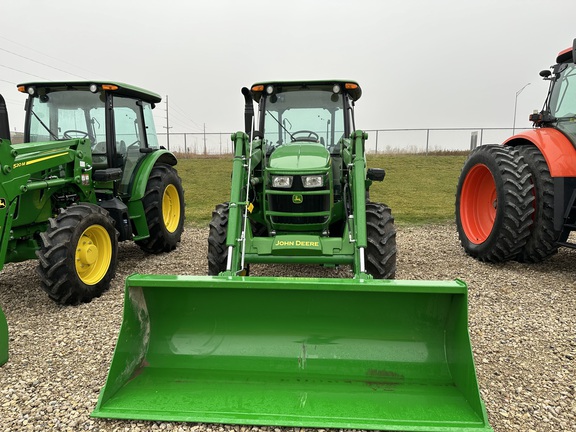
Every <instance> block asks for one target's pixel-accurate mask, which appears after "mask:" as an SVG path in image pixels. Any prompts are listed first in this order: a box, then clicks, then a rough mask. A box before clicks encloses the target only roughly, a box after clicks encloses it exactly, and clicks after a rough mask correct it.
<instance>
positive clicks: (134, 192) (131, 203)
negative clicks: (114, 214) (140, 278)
mask: <svg viewBox="0 0 576 432" xmlns="http://www.w3.org/2000/svg"><path fill="white" fill-rule="evenodd" d="M177 162H178V161H177V160H176V157H175V156H174V155H173V154H172V153H171V152H169V151H168V150H156V151H153V152H151V153H149V154H148V155H147V156H146V157H145V158H144V159H143V160H142V161H141V162H140V164H139V165H138V168H137V170H136V172H135V173H134V177H133V179H132V182H131V185H130V199H129V200H128V203H127V205H128V211H129V214H130V219H131V220H132V222H133V224H134V228H135V231H136V232H135V233H134V241H137V240H142V239H145V238H148V237H149V236H150V231H148V223H147V221H146V213H145V211H144V205H143V204H142V198H143V197H144V194H145V193H146V185H147V184H148V179H149V178H150V173H151V172H152V169H153V168H154V167H155V166H156V165H157V164H166V165H171V166H174V165H176V164H177Z"/></svg>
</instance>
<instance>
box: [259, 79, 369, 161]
mask: <svg viewBox="0 0 576 432" xmlns="http://www.w3.org/2000/svg"><path fill="white" fill-rule="evenodd" d="M251 92H252V97H253V99H254V101H255V102H257V103H258V106H259V109H258V112H259V118H258V120H257V124H258V128H259V131H260V135H262V137H263V139H264V144H265V148H266V153H267V154H268V155H269V154H270V153H272V152H273V151H274V150H276V149H277V148H278V147H281V146H284V145H287V144H294V143H317V144H321V145H322V146H323V147H324V148H326V149H327V150H328V151H329V152H330V153H336V154H338V153H339V151H340V147H339V146H340V144H341V142H342V139H343V138H345V137H348V136H349V135H350V133H351V132H352V131H353V130H354V126H353V124H354V120H353V105H354V102H355V101H356V100H358V99H359V98H360V95H361V94H362V91H361V90H360V86H359V85H358V84H357V83H355V82H337V81H308V82H265V83H257V84H254V85H253V86H252V89H251Z"/></svg>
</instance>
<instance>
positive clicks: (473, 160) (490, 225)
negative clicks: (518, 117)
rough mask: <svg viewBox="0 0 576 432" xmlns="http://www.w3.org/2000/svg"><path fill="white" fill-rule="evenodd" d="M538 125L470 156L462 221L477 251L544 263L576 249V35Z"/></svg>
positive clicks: (560, 61) (486, 256)
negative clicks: (575, 237)
mask: <svg viewBox="0 0 576 432" xmlns="http://www.w3.org/2000/svg"><path fill="white" fill-rule="evenodd" d="M540 76H541V77H542V78H544V80H547V81H550V88H549V91H548V96H547V97H546V101H545V103H544V107H543V109H542V111H540V112H539V113H534V114H532V115H530V121H532V122H533V123H534V128H533V129H532V130H528V131H524V132H520V133H518V134H516V135H514V136H512V137H511V138H509V139H507V140H506V141H505V142H504V143H503V145H483V146H480V147H478V148H476V149H475V150H473V151H472V152H471V153H470V155H469V157H468V159H467V160H466V162H465V164H464V167H463V169H462V173H461V175H460V179H459V181H458V188H457V192H456V226H457V229H458V235H459V237H460V242H461V243H462V246H463V248H464V250H465V251H466V253H468V254H469V255H470V256H472V257H474V258H476V259H478V260H480V261H487V262H502V261H505V260H509V259H514V260H517V261H520V262H539V261H542V260H544V259H546V258H548V257H549V256H551V255H553V254H555V253H556V252H557V251H558V248H559V247H561V246H565V247H570V248H574V249H576V243H575V242H573V241H570V239H569V235H570V233H571V232H572V231H575V230H576V90H575V89H576V39H575V40H574V44H573V47H572V48H568V49H565V50H563V51H561V52H560V53H559V54H558V57H557V58H556V64H555V65H554V66H552V67H551V70H549V69H546V70H543V71H542V72H540Z"/></svg>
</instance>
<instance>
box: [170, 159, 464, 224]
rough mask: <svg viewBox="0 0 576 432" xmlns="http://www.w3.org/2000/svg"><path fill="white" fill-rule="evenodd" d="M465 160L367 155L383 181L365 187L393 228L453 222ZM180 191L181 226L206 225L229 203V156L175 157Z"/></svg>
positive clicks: (230, 160)
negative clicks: (182, 198)
mask: <svg viewBox="0 0 576 432" xmlns="http://www.w3.org/2000/svg"><path fill="white" fill-rule="evenodd" d="M465 159H466V156H465V155H428V156H426V155H414V154H393V155H368V156H367V160H368V167H375V168H384V169H385V170H386V178H385V179H384V181H383V182H382V183H374V184H373V186H372V187H371V188H370V199H371V200H372V201H375V202H383V203H386V204H388V205H389V206H390V207H391V208H392V214H393V215H394V217H395V219H396V224H397V225H422V224H427V223H438V222H447V221H452V220H454V196H455V193H456V184H457V182H458V176H459V174H460V170H461V169H462V165H463V164H464V161H465ZM176 168H177V169H178V173H179V174H180V177H182V182H183V185H184V191H185V201H186V221H187V223H188V224H189V225H192V226H198V227H203V226H207V225H208V222H209V221H210V219H211V214H212V210H213V209H214V207H215V206H216V204H218V203H221V202H224V201H228V200H229V198H230V176H231V172H232V157H231V156H219V157H207V156H198V157H196V158H186V159H184V158H180V159H179V162H178V165H177V166H176Z"/></svg>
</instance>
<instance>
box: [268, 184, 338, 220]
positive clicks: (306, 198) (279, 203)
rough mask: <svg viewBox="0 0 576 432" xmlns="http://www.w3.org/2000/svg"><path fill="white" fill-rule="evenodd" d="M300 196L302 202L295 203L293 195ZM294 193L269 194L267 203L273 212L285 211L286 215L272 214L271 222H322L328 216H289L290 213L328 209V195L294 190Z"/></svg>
mask: <svg viewBox="0 0 576 432" xmlns="http://www.w3.org/2000/svg"><path fill="white" fill-rule="evenodd" d="M294 195H300V196H302V203H300V204H295V203H294V202H293V198H292V197H293V196H294ZM294 195H270V198H269V205H270V210H271V211H273V212H282V213H287V215H286V216H272V222H273V223H279V224H322V223H324V222H326V221H327V220H328V216H296V215H294V216H290V215H289V214H290V213H317V212H328V211H330V195H304V194H303V193H301V192H299V191H294Z"/></svg>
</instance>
